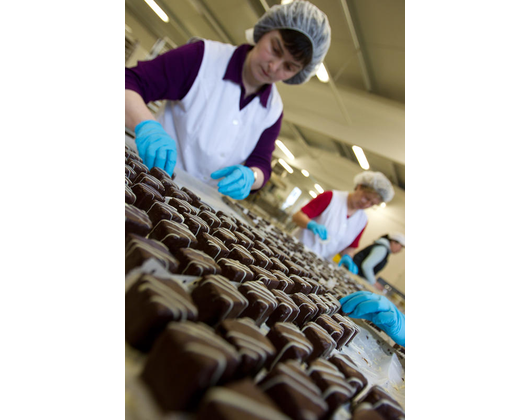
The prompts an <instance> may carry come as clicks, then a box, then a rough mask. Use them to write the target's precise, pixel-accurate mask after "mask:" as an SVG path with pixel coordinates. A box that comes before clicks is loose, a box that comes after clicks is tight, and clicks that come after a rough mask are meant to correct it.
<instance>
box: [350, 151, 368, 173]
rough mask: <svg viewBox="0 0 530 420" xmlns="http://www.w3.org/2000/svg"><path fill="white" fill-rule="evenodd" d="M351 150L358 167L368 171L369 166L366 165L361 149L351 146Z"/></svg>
mask: <svg viewBox="0 0 530 420" xmlns="http://www.w3.org/2000/svg"><path fill="white" fill-rule="evenodd" d="M351 148H352V149H353V153H355V157H356V158H357V161H358V162H359V165H361V168H363V169H370V165H369V164H368V160H367V159H366V156H365V155H364V152H363V149H361V148H360V147H359V146H352V147H351Z"/></svg>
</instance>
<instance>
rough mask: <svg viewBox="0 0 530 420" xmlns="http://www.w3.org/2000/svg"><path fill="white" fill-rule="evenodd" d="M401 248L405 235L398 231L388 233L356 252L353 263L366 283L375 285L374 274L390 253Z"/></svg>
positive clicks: (394, 252) (385, 261)
mask: <svg viewBox="0 0 530 420" xmlns="http://www.w3.org/2000/svg"><path fill="white" fill-rule="evenodd" d="M403 248H405V235H403V234H402V233H399V232H394V233H389V234H387V235H384V236H381V237H380V238H379V239H376V240H375V241H374V243H373V244H372V245H369V246H367V247H366V248H364V249H361V250H360V251H359V252H357V253H356V254H355V256H354V257H353V263H354V264H355V265H356V267H357V268H358V274H359V275H360V276H361V277H364V278H365V279H366V280H367V281H368V283H370V284H372V285H375V282H376V279H375V275H376V274H377V273H379V272H380V271H381V270H382V269H383V268H385V265H386V264H387V262H388V257H389V256H390V254H397V253H398V252H399V251H401V250H402V249H403Z"/></svg>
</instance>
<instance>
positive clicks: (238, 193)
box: [210, 165, 255, 200]
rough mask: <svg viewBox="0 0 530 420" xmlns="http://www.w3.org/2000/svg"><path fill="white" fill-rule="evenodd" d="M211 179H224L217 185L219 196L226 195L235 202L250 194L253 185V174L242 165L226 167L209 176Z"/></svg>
mask: <svg viewBox="0 0 530 420" xmlns="http://www.w3.org/2000/svg"><path fill="white" fill-rule="evenodd" d="M210 176H211V177H212V178H213V179H219V178H222V177H225V179H223V180H222V181H220V182H219V183H218V184H217V187H218V189H219V192H220V193H221V194H225V195H228V196H229V197H232V198H233V199H235V200H243V199H244V198H246V197H248V195H249V194H250V189H251V188H252V185H253V184H254V181H255V179H254V172H253V171H252V169H250V168H248V167H246V166H243V165H234V166H227V167H226V168H223V169H219V170H218V171H215V172H214V173H212V174H211V175H210Z"/></svg>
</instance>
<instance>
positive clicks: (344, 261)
mask: <svg viewBox="0 0 530 420" xmlns="http://www.w3.org/2000/svg"><path fill="white" fill-rule="evenodd" d="M343 265H344V266H345V267H346V268H347V269H348V270H350V271H351V272H352V273H353V274H359V267H357V264H355V263H354V262H353V259H352V257H350V256H349V255H348V254H345V255H343V256H342V258H341V259H340V261H339V267H342V266H343Z"/></svg>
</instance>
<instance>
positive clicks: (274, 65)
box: [269, 60, 281, 73]
mask: <svg viewBox="0 0 530 420" xmlns="http://www.w3.org/2000/svg"><path fill="white" fill-rule="evenodd" d="M280 65H281V61H280V60H271V61H269V72H270V73H276V71H277V70H278V69H279V68H280Z"/></svg>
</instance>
